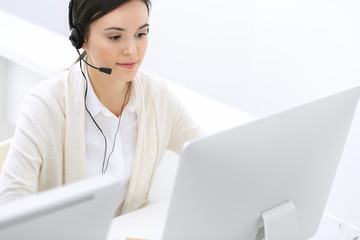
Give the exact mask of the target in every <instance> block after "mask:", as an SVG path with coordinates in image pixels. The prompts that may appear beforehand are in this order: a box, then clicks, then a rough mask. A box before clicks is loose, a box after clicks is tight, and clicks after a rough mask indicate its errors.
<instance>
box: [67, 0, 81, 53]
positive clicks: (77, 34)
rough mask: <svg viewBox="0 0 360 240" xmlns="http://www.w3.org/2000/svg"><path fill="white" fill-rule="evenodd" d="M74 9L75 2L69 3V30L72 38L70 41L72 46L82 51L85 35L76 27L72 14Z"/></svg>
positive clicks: (72, 0)
mask: <svg viewBox="0 0 360 240" xmlns="http://www.w3.org/2000/svg"><path fill="white" fill-rule="evenodd" d="M73 7H74V0H71V1H70V2H69V28H70V36H69V40H70V41H71V43H72V45H73V46H74V47H75V48H76V49H80V48H81V47H82V45H83V43H84V34H83V33H82V32H81V31H80V30H79V29H78V28H76V26H74V23H73V18H72V13H73Z"/></svg>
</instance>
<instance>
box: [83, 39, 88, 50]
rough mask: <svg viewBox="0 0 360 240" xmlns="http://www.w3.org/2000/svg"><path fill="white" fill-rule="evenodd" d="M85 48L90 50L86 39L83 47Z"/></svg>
mask: <svg viewBox="0 0 360 240" xmlns="http://www.w3.org/2000/svg"><path fill="white" fill-rule="evenodd" d="M81 48H82V49H83V50H88V44H87V41H86V40H84V43H83V45H82V47H81Z"/></svg>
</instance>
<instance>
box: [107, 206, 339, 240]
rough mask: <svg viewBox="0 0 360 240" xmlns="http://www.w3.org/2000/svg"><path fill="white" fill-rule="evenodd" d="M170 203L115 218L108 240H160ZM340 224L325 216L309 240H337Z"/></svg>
mask: <svg viewBox="0 0 360 240" xmlns="http://www.w3.org/2000/svg"><path fill="white" fill-rule="evenodd" d="M168 206H169V202H161V203H156V204H154V205H150V206H148V207H146V208H143V209H140V210H137V211H134V212H132V213H129V214H126V215H123V216H120V217H117V218H115V219H114V220H113V221H112V224H111V227H110V230H109V234H108V238H107V240H124V239H126V237H130V238H142V239H149V240H160V239H161V236H162V232H163V229H164V227H165V220H166V215H167V210H168ZM338 226H339V223H338V222H336V221H335V220H333V219H330V218H328V217H326V216H324V217H323V218H322V220H321V222H320V225H319V229H318V231H317V233H316V234H315V235H314V236H313V237H312V238H310V239H309V240H336V239H337V234H338Z"/></svg>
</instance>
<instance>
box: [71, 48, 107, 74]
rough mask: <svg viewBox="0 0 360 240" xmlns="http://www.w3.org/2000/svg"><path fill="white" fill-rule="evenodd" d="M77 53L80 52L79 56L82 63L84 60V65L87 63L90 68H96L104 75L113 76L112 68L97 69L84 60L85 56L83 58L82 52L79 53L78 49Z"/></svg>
mask: <svg viewBox="0 0 360 240" xmlns="http://www.w3.org/2000/svg"><path fill="white" fill-rule="evenodd" d="M76 51H77V52H78V54H79V56H80V61H81V60H83V61H84V63H86V64H87V65H89V66H90V67H92V68H95V69H97V70H99V71H100V72H103V73H106V74H109V75H110V74H111V71H112V69H111V68H103V67H95V66H93V65H91V64H90V63H88V62H87V61H86V60H85V59H84V58H83V56H81V54H80V52H79V49H76Z"/></svg>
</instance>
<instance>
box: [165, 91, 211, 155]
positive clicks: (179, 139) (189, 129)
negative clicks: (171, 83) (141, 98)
mask: <svg viewBox="0 0 360 240" xmlns="http://www.w3.org/2000/svg"><path fill="white" fill-rule="evenodd" d="M168 91H169V102H170V103H171V104H170V107H171V108H172V109H171V112H172V115H173V117H172V121H173V122H172V131H171V134H170V140H169V145H168V148H169V149H170V150H172V151H174V152H176V153H177V154H180V153H181V150H182V148H183V146H184V144H185V143H186V142H187V141H190V140H193V139H195V138H198V137H202V136H204V135H205V132H204V131H203V130H202V128H201V127H200V126H199V125H198V123H196V122H195V121H194V120H193V118H192V117H191V115H190V114H189V112H188V111H187V109H186V108H185V106H184V105H183V104H182V102H181V100H180V99H179V98H178V97H177V96H176V95H175V94H174V93H172V91H170V90H168Z"/></svg>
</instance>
